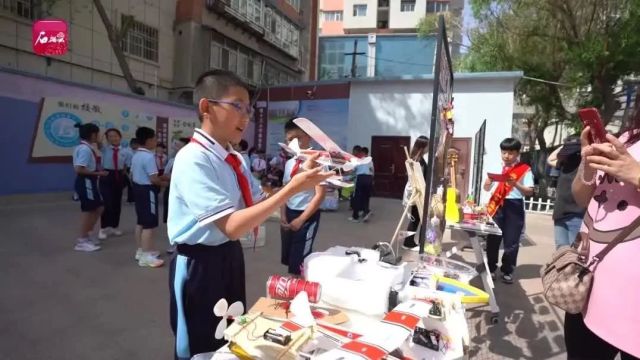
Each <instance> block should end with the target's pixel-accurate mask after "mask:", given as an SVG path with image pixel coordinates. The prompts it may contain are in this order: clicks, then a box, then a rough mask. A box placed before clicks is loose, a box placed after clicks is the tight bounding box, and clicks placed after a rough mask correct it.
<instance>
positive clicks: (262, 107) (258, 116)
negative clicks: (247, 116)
mask: <svg viewBox="0 0 640 360" xmlns="http://www.w3.org/2000/svg"><path fill="white" fill-rule="evenodd" d="M254 119H255V122H256V131H255V135H254V141H253V143H254V146H255V148H256V149H260V150H266V146H267V121H268V120H269V102H267V101H257V102H256V112H255V116H254Z"/></svg>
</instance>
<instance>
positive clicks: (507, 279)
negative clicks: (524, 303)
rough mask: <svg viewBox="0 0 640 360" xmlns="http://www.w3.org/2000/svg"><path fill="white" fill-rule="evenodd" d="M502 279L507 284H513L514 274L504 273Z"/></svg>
mask: <svg viewBox="0 0 640 360" xmlns="http://www.w3.org/2000/svg"><path fill="white" fill-rule="evenodd" d="M501 279H502V282H503V283H505V284H513V274H502V278H501Z"/></svg>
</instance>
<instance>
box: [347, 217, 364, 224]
mask: <svg viewBox="0 0 640 360" xmlns="http://www.w3.org/2000/svg"><path fill="white" fill-rule="evenodd" d="M347 220H349V221H351V222H352V223H359V222H362V221H361V220H360V219H354V218H353V217H349V219H347Z"/></svg>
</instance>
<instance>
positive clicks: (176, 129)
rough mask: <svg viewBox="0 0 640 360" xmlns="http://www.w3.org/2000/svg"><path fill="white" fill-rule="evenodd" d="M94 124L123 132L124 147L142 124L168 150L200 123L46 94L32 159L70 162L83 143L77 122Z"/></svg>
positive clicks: (101, 130)
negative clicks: (47, 95)
mask: <svg viewBox="0 0 640 360" xmlns="http://www.w3.org/2000/svg"><path fill="white" fill-rule="evenodd" d="M78 123H81V124H85V123H94V124H96V125H98V127H99V128H100V132H101V134H104V132H105V130H107V129H111V128H114V129H118V130H120V132H121V133H122V146H124V147H127V146H129V142H130V141H131V139H132V138H134V137H135V133H136V129H137V128H138V127H140V126H146V127H150V128H152V129H154V130H156V131H157V137H158V142H162V143H165V144H167V145H168V146H169V149H170V151H171V149H172V148H173V146H172V144H173V143H174V142H175V140H176V139H178V138H180V137H189V136H191V134H192V133H193V129H194V128H195V127H196V126H197V125H198V119H197V118H169V119H167V118H163V117H159V116H156V115H154V114H147V113H143V112H139V111H136V110H134V109H129V108H126V107H123V106H117V105H113V104H109V103H104V102H97V101H87V100H82V99H71V98H58V97H47V98H44V99H43V100H42V106H41V110H40V116H39V119H38V124H37V126H36V132H35V137H34V140H33V146H32V148H31V161H68V158H69V157H70V156H71V155H72V154H73V148H74V147H75V146H77V145H78V144H79V143H80V137H79V134H78V129H77V128H75V126H74V125H75V124H78Z"/></svg>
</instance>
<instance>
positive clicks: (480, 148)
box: [472, 119, 487, 204]
mask: <svg viewBox="0 0 640 360" xmlns="http://www.w3.org/2000/svg"><path fill="white" fill-rule="evenodd" d="M486 132H487V119H484V121H483V122H482V125H480V129H479V130H478V132H477V133H476V136H475V138H474V140H473V141H474V142H475V144H474V146H473V182H472V183H473V201H474V202H475V203H476V204H480V192H481V191H482V189H481V186H482V175H483V169H484V154H485V147H484V138H485V135H486V134H485V133H486Z"/></svg>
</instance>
